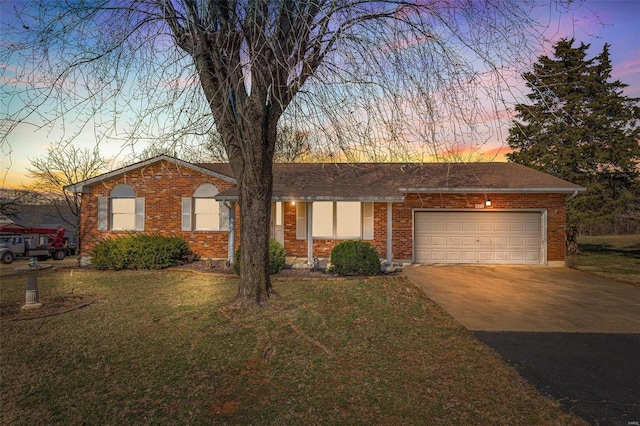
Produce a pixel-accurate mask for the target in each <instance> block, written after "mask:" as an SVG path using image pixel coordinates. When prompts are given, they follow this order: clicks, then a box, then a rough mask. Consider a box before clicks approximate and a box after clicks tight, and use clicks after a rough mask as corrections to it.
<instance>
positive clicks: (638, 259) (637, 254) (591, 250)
mask: <svg viewBox="0 0 640 426" xmlns="http://www.w3.org/2000/svg"><path fill="white" fill-rule="evenodd" d="M578 248H579V250H580V254H579V255H578V262H577V266H576V267H577V269H580V270H582V271H587V272H591V273H592V274H596V275H600V276H603V277H606V278H612V279H616V280H619V281H624V282H629V283H633V284H636V285H640V235H609V236H604V237H580V238H579V239H578Z"/></svg>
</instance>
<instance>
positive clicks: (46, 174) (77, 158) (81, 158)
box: [27, 144, 109, 248]
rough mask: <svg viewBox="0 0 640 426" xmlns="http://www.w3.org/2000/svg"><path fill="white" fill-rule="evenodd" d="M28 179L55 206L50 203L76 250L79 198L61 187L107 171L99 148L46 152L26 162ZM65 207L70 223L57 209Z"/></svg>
mask: <svg viewBox="0 0 640 426" xmlns="http://www.w3.org/2000/svg"><path fill="white" fill-rule="evenodd" d="M29 161H30V162H31V167H30V168H28V169H27V170H28V176H29V177H31V178H32V179H33V184H32V185H31V186H32V189H33V190H34V191H37V192H39V193H41V194H45V196H47V197H49V198H53V199H55V200H56V202H54V203H52V204H53V205H54V206H55V207H56V209H57V211H58V215H59V216H60V218H61V219H62V221H63V222H65V223H66V224H67V225H68V226H69V227H70V230H71V232H73V233H74V236H75V241H77V243H78V248H80V244H82V242H81V241H80V239H79V225H80V209H81V194H77V193H75V192H69V191H65V190H64V189H63V187H65V186H67V185H71V184H73V183H76V182H80V181H83V180H86V179H91V178H93V177H96V176H98V175H99V174H101V173H104V172H106V171H107V170H108V166H109V163H108V162H107V161H106V160H105V159H104V158H102V157H100V152H99V150H98V147H94V148H78V147H76V146H74V145H71V144H69V145H62V146H55V147H53V148H49V149H48V150H47V155H46V156H43V157H41V158H33V159H30V160H29ZM61 203H62V205H64V206H66V207H68V209H69V211H70V212H71V214H72V215H73V222H71V221H69V219H67V217H66V216H65V215H64V214H63V212H62V211H61V210H60V205H61Z"/></svg>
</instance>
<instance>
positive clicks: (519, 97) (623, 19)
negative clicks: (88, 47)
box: [0, 0, 640, 188]
mask: <svg viewBox="0 0 640 426" xmlns="http://www.w3.org/2000/svg"><path fill="white" fill-rule="evenodd" d="M9 4H10V2H9V3H4V6H0V8H4V9H0V25H4V24H5V22H6V19H8V13H7V6H8V5H9ZM639 17H640V0H625V1H616V0H607V1H605V0H587V1H586V2H584V3H583V4H582V5H580V7H577V8H574V9H573V10H571V11H570V12H568V13H562V14H561V13H558V12H557V11H556V10H553V9H552V10H547V11H546V12H545V13H544V16H542V15H541V17H540V21H541V22H544V23H545V24H546V29H545V32H544V34H545V37H547V38H549V39H551V40H552V41H557V40H558V39H560V38H563V37H566V38H571V37H573V38H575V39H576V40H577V41H578V42H581V41H582V42H584V43H587V44H591V49H590V51H589V57H592V56H594V55H597V54H599V53H600V52H601V50H602V46H603V44H604V43H609V44H611V49H610V54H611V61H612V64H613V78H614V79H619V80H621V81H622V82H623V83H626V84H628V85H629V87H628V88H627V89H626V91H625V94H626V95H627V96H630V97H640V18H639ZM0 42H2V29H1V27H0ZM550 47H551V46H547V50H546V51H543V52H540V53H541V54H542V53H544V54H549V55H550V54H551V50H550ZM10 66H11V64H6V63H3V64H1V65H0V67H1V68H2V69H3V72H2V73H1V74H0V84H2V86H4V87H7V86H11V84H12V83H11V78H10V72H7V70H8V69H10ZM513 86H514V87H513V88H512V90H511V91H510V94H509V96H511V97H515V101H524V100H525V98H524V96H525V94H526V90H525V88H524V85H523V84H522V82H521V81H514V82H513ZM0 93H1V92H0ZM503 96H504V95H503ZM2 108H3V112H2V113H0V119H3V117H4V116H6V112H7V111H11V109H12V108H15V105H12V104H11V100H10V99H7V98H6V97H5V98H4V99H2ZM500 115H501V116H502V120H501V121H500V123H501V125H502V129H501V131H499V132H496V133H495V135H494V136H493V137H492V140H491V141H490V142H489V143H488V144H487V145H485V146H484V147H483V150H484V152H485V153H486V154H487V158H489V159H491V158H495V159H496V160H501V159H502V155H504V153H505V152H506V148H505V147H506V141H505V139H506V136H507V134H508V132H507V128H506V126H505V123H506V122H507V120H506V119H505V117H508V116H509V111H502V112H500ZM67 119H68V120H69V121H73V117H68V118H67ZM60 139H61V134H60V133H59V132H58V131H57V130H53V131H51V130H47V129H40V130H39V129H37V128H35V127H34V126H30V125H27V124H25V125H21V126H19V127H18V128H17V129H16V130H15V131H14V132H13V133H12V134H11V135H10V136H9V138H8V144H5V145H3V146H2V147H1V148H0V156H1V160H0V187H2V188H11V187H21V186H22V185H28V184H29V181H28V179H27V177H26V176H25V173H26V169H27V167H28V166H29V159H33V158H37V157H42V156H44V155H45V154H46V150H47V148H48V147H49V146H51V145H52V144H55V143H57V142H59V141H60ZM95 143H96V140H95V138H94V137H93V133H92V132H91V131H89V132H86V133H83V135H82V137H81V138H79V139H77V140H76V141H75V142H74V144H75V145H76V146H88V147H91V146H94V145H95ZM100 149H101V154H102V156H103V157H106V158H109V159H111V160H112V161H113V162H114V163H117V162H118V161H122V160H123V159H125V157H126V156H127V155H129V154H130V152H129V151H126V150H123V147H122V142H121V141H120V140H119V139H118V138H116V137H114V138H113V141H111V142H109V143H108V144H102V145H101V146H100ZM136 149H138V147H137V146H136ZM140 150H142V148H140ZM496 154H497V156H495V155H496ZM494 156H495V157H494Z"/></svg>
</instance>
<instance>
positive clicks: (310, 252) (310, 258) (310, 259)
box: [307, 203, 314, 266]
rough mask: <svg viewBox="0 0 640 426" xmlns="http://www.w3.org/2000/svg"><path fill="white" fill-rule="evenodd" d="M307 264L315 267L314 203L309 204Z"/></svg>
mask: <svg viewBox="0 0 640 426" xmlns="http://www.w3.org/2000/svg"><path fill="white" fill-rule="evenodd" d="M307 264H308V265H311V266H313V264H314V262H313V203H307Z"/></svg>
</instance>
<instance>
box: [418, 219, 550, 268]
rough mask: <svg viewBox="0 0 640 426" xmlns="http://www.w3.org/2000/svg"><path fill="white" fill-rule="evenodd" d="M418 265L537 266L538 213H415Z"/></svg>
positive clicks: (540, 256) (540, 257)
mask: <svg viewBox="0 0 640 426" xmlns="http://www.w3.org/2000/svg"><path fill="white" fill-rule="evenodd" d="M414 221H415V222H414V234H413V235H414V247H415V253H414V256H415V262H417V263H501V264H540V263H542V262H543V260H544V259H543V254H542V219H541V214H540V213H537V212H491V211H482V212H416V213H415V215H414Z"/></svg>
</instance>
